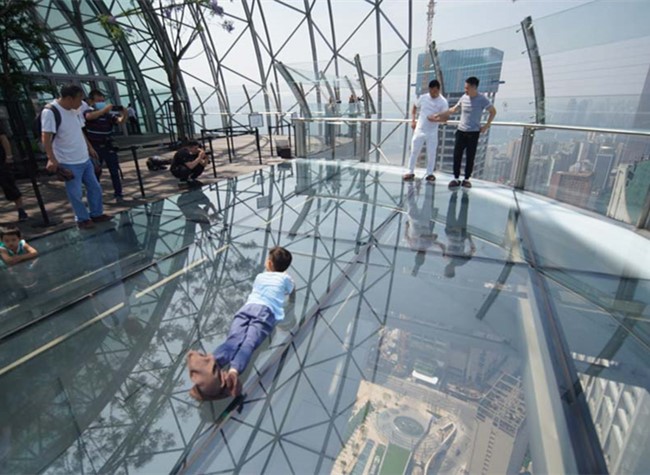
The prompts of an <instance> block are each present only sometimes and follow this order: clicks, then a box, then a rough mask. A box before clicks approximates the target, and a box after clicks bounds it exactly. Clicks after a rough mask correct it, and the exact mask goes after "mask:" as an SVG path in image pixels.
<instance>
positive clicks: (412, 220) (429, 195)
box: [404, 181, 444, 276]
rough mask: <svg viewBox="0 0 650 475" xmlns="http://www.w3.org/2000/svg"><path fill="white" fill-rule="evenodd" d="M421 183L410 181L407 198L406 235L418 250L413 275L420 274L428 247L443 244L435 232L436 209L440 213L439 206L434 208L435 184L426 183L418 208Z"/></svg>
mask: <svg viewBox="0 0 650 475" xmlns="http://www.w3.org/2000/svg"><path fill="white" fill-rule="evenodd" d="M421 183H422V182H420V181H418V182H417V184H416V185H415V187H414V185H413V182H409V183H408V190H407V194H408V195H407V199H406V213H407V219H406V225H405V226H404V237H405V239H406V242H407V243H408V245H409V247H410V248H411V249H413V250H414V251H416V253H415V263H414V265H413V270H412V271H411V275H412V276H417V275H418V272H419V270H420V267H422V264H424V258H425V256H426V254H427V249H429V248H430V247H431V246H433V245H434V244H435V245H437V246H440V247H441V248H442V244H441V243H440V242H438V235H437V234H436V233H434V232H433V228H434V226H435V221H434V217H435V216H434V210H435V214H436V215H437V214H438V210H437V208H434V200H435V185H434V184H433V183H427V184H426V186H425V192H424V200H423V202H422V205H421V206H420V207H419V208H418V205H417V201H418V196H419V194H420V185H421ZM414 188H415V189H414ZM443 251H444V249H443Z"/></svg>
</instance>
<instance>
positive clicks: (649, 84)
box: [621, 68, 650, 163]
mask: <svg viewBox="0 0 650 475" xmlns="http://www.w3.org/2000/svg"><path fill="white" fill-rule="evenodd" d="M632 128H633V129H637V130H646V131H647V130H650V68H648V74H647V75H646V78H645V83H644V85H643V90H642V91H641V97H639V106H638V108H637V110H636V114H635V116H634V123H633V125H632ZM623 140H624V142H625V149H624V153H623V156H622V158H621V163H634V162H638V161H640V160H644V159H647V158H648V157H650V139H648V138H647V137H635V136H628V137H626V138H624V139H623Z"/></svg>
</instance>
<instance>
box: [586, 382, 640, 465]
mask: <svg viewBox="0 0 650 475" xmlns="http://www.w3.org/2000/svg"><path fill="white" fill-rule="evenodd" d="M580 380H581V382H582V384H583V386H584V393H585V397H586V399H587V403H588V404H589V410H590V412H591V417H592V418H593V421H594V426H595V427H596V433H597V434H598V439H599V440H600V444H601V446H602V447H603V449H604V450H603V452H604V453H603V455H604V456H605V461H606V462H607V467H608V468H609V471H610V473H640V472H642V471H645V470H647V467H648V464H650V454H649V453H648V450H647V448H648V441H649V438H648V430H647V427H648V423H650V397H649V395H648V391H646V390H645V388H641V387H637V386H632V385H630V384H624V383H620V382H617V381H611V380H607V379H605V378H599V377H589V376H586V375H581V377H580Z"/></svg>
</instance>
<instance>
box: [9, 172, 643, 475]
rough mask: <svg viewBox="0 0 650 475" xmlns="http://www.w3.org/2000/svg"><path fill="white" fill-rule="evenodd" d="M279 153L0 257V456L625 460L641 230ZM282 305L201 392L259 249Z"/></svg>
mask: <svg viewBox="0 0 650 475" xmlns="http://www.w3.org/2000/svg"><path fill="white" fill-rule="evenodd" d="M401 173H402V170H401V169H397V168H392V167H382V166H379V165H370V164H359V163H352V162H350V163H348V162H332V161H318V160H293V161H291V162H286V163H283V164H281V165H278V166H275V167H272V168H268V169H266V170H264V171H261V172H256V173H254V174H251V175H247V176H243V177H239V178H236V179H229V180H227V181H222V182H220V183H217V184H215V185H211V186H209V187H205V188H203V189H202V190H195V191H192V192H188V193H185V194H181V195H178V196H175V197H173V198H169V199H166V200H163V201H160V202H157V203H153V204H147V205H144V206H142V207H139V208H134V209H132V210H130V211H128V212H125V213H123V214H121V215H120V216H119V217H116V219H115V220H114V222H112V223H107V224H105V225H102V226H100V227H98V228H97V229H96V230H94V231H93V232H80V231H78V230H76V229H75V230H72V229H71V230H66V231H63V232H60V233H56V234H53V235H50V236H47V237H45V238H43V239H40V240H35V241H33V242H32V244H33V245H34V246H35V247H36V248H37V249H38V250H39V251H40V252H41V257H39V258H38V260H37V261H35V262H28V263H24V264H21V265H18V266H16V267H13V268H11V269H3V270H1V271H0V280H1V282H0V285H1V286H2V288H3V296H2V300H1V304H0V348H1V350H0V388H1V389H0V408H1V416H0V473H84V474H94V473H111V474H114V473H124V474H126V473H129V474H144V473H147V474H150V473H156V474H157V473H169V472H174V473H177V472H181V473H232V472H236V473H271V474H276V473H277V474H288V473H299V474H304V473H341V474H342V473H346V474H392V473H399V474H401V473H425V474H432V473H438V472H445V473H454V474H463V473H472V474H474V473H506V472H507V473H518V472H524V471H529V472H531V473H548V472H553V473H558V471H563V472H571V471H585V470H587V469H589V471H590V472H596V471H599V470H602V469H603V467H605V469H606V470H608V471H609V472H611V473H638V472H641V471H644V470H646V467H648V466H649V464H650V458H649V457H650V456H649V452H650V451H648V450H647V449H648V446H649V445H650V444H649V442H650V441H649V440H648V430H647V426H648V423H650V420H649V419H650V398H649V395H648V385H649V384H650V377H649V376H650V374H649V368H648V362H649V361H650V357H649V356H650V351H649V349H650V326H649V323H648V319H649V317H650V313H649V312H650V310H649V309H648V305H647V304H648V302H649V301H650V298H649V293H650V292H649V291H650V285H649V282H650V252H648V250H649V246H648V241H647V240H646V239H645V238H643V237H642V236H640V235H638V234H636V233H635V232H634V231H633V230H630V229H627V228H625V227H623V226H620V225H618V224H615V223H613V222H611V221H609V220H606V219H604V218H602V217H598V216H595V215H591V214H589V213H587V212H581V211H576V210H573V209H571V208H569V207H565V206H559V205H557V204H556V203H554V202H552V201H550V200H546V199H544V198H542V197H539V196H535V195H530V194H526V193H520V192H515V191H513V190H511V189H507V188H504V187H501V186H499V185H495V184H489V183H482V182H480V181H477V182H476V183H475V186H474V188H472V189H471V190H467V191H466V190H462V191H456V192H450V191H449V190H448V188H447V186H446V184H447V182H448V177H447V176H445V175H444V174H440V175H439V176H438V182H437V183H435V184H429V183H425V182H421V181H417V182H415V183H404V182H402V180H401V175H400V174H401ZM275 245H282V246H285V247H287V248H288V249H289V250H290V251H291V252H292V253H293V256H294V260H293V264H292V266H291V268H290V270H289V272H290V274H291V275H292V276H293V278H294V280H295V282H296V284H297V299H296V302H295V304H292V305H290V306H289V307H288V308H287V315H286V319H285V320H284V321H282V322H281V323H280V324H279V325H278V326H277V327H276V329H275V330H274V332H273V334H272V335H271V338H270V340H268V341H266V342H265V343H264V344H263V345H262V347H261V348H260V349H259V350H258V352H257V353H256V355H255V357H254V360H253V363H252V364H251V365H250V366H249V369H248V371H247V372H246V373H245V374H244V381H245V384H244V392H245V396H244V397H243V398H241V399H238V400H236V401H232V400H225V401H220V402H216V403H203V404H199V403H197V402H196V401H194V400H193V399H191V398H190V397H189V395H188V389H189V387H190V382H189V376H188V374H187V370H186V368H185V355H186V353H187V351H188V350H189V349H200V350H202V351H206V352H212V351H213V350H214V348H215V347H216V346H217V345H218V344H219V343H220V342H222V341H223V340H224V338H225V336H226V334H227V331H228V328H229V323H230V319H231V316H232V315H233V314H234V312H235V311H236V310H237V309H238V307H239V306H240V305H241V304H242V303H243V302H244V301H245V299H246V297H247V294H248V292H249V291H250V289H251V286H252V282H253V279H254V277H255V275H256V274H257V273H258V272H260V271H262V269H263V263H264V259H265V256H266V253H267V251H268V249H269V248H270V247H272V246H275Z"/></svg>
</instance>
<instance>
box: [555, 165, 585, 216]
mask: <svg viewBox="0 0 650 475" xmlns="http://www.w3.org/2000/svg"><path fill="white" fill-rule="evenodd" d="M593 176H594V173H593V172H590V171H568V172H556V173H554V174H553V176H552V177H551V186H550V187H549V193H548V195H549V196H550V197H551V198H555V199H556V200H559V201H564V202H565V203H570V204H572V205H576V206H579V207H581V208H586V207H587V204H588V203H589V198H590V197H591V183H592V180H593Z"/></svg>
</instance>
